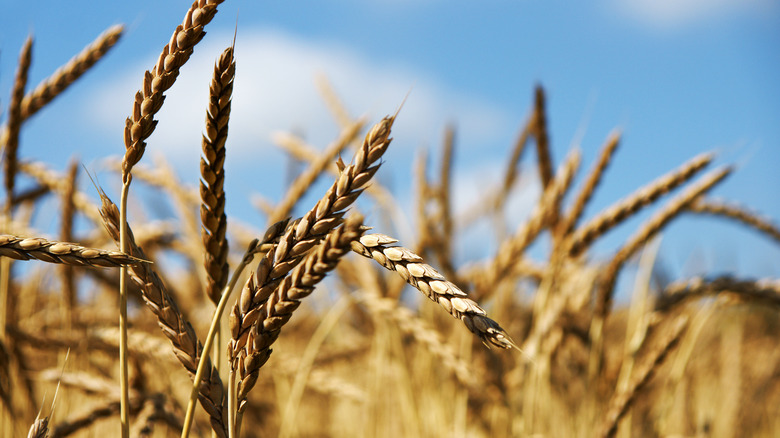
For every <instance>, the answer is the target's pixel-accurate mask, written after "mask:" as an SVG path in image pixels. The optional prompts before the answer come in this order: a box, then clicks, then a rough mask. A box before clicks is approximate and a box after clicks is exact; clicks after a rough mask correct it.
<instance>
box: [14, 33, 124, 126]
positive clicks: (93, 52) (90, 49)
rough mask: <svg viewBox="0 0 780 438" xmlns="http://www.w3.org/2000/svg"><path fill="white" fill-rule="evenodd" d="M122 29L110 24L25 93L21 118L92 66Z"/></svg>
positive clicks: (114, 41) (49, 99) (116, 38)
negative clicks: (52, 72)
mask: <svg viewBox="0 0 780 438" xmlns="http://www.w3.org/2000/svg"><path fill="white" fill-rule="evenodd" d="M123 31H124V27H123V26H122V25H116V26H111V27H110V28H108V29H107V30H106V31H105V32H103V33H102V34H100V36H98V37H97V39H95V41H93V42H92V43H90V44H89V45H88V46H87V47H85V48H84V49H83V50H82V51H81V53H79V54H78V55H76V56H74V57H73V58H71V59H70V61H68V63H67V64H65V65H63V66H62V67H60V68H58V69H57V71H55V72H54V74H52V75H51V76H49V77H48V78H46V79H44V80H43V81H42V82H41V83H40V84H38V85H37V86H36V87H35V89H33V90H32V91H31V92H29V93H27V95H26V96H24V100H22V118H23V119H27V118H29V117H30V116H32V115H33V114H35V113H36V112H38V110H40V109H41V108H43V107H44V106H45V105H46V104H47V103H49V102H51V101H52V99H54V98H55V97H57V96H58V95H59V94H60V93H62V92H63V91H65V89H66V88H68V87H69V86H70V85H71V84H72V83H73V82H75V81H76V79H78V78H79V77H80V76H81V75H83V74H84V73H86V72H87V70H89V69H90V68H92V66H93V65H95V63H97V62H98V61H99V60H100V59H101V58H102V57H103V55H105V54H106V53H107V52H108V51H109V50H110V49H111V48H112V47H113V46H114V44H116V42H117V41H119V37H121V36H122V32H123Z"/></svg>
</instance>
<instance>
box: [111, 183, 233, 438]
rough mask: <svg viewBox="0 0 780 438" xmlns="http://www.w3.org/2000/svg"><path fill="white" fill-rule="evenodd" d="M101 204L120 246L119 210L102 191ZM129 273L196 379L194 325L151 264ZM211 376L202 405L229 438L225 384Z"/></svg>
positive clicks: (136, 251) (137, 252)
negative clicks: (225, 405) (187, 318)
mask: <svg viewBox="0 0 780 438" xmlns="http://www.w3.org/2000/svg"><path fill="white" fill-rule="evenodd" d="M99 194H100V199H101V202H102V205H101V208H100V214H101V216H102V217H103V221H104V225H105V227H106V230H107V231H108V234H109V235H110V236H111V238H112V239H114V241H115V242H117V244H118V243H119V228H120V215H119V209H118V208H117V206H116V205H115V204H114V203H113V202H111V200H110V199H108V197H107V196H106V194H105V193H104V192H103V191H99ZM127 230H128V236H127V239H128V248H129V252H130V253H131V254H133V255H134V256H135V257H138V258H141V259H144V258H145V254H144V252H143V250H142V249H141V248H139V247H138V246H137V245H136V243H135V239H134V237H133V234H132V230H130V227H129V226H128V227H127ZM142 265H144V266H141V265H137V266H135V267H132V268H131V269H130V272H129V273H130V278H131V279H132V280H133V282H134V283H136V284H137V285H138V286H139V287H140V289H141V293H142V297H143V299H144V303H145V304H146V306H147V307H148V308H149V310H151V311H152V313H154V315H155V316H156V317H157V323H158V324H159V325H160V328H161V329H162V331H163V334H165V336H166V337H168V339H169V340H170V341H171V344H173V352H174V354H175V355H176V358H177V359H179V362H180V363H181V364H182V365H183V366H184V368H185V369H186V370H187V372H188V373H189V374H190V378H193V376H194V375H195V372H196V369H197V366H198V361H199V360H200V357H201V355H202V354H203V345H202V344H201V343H200V341H199V340H198V336H197V335H196V334H195V330H194V329H193V328H192V325H191V324H190V323H189V322H188V321H187V320H186V319H185V318H184V316H183V315H182V313H181V311H180V310H179V307H178V305H177V304H176V301H175V300H174V299H173V296H171V295H170V294H169V293H168V289H167V288H166V287H165V284H164V283H163V282H162V279H160V277H159V276H158V275H157V273H156V272H155V271H154V270H153V269H152V266H151V264H149V263H143V264H142ZM206 360H207V361H209V365H208V368H207V369H208V372H207V373H206V374H205V375H204V377H203V379H202V382H203V383H202V385H200V388H199V390H200V394H199V397H198V399H199V401H200V403H201V405H202V406H203V408H204V409H205V410H206V412H207V413H208V415H209V417H210V420H211V427H212V429H214V431H216V433H217V435H218V436H220V437H226V436H227V427H226V422H225V420H226V415H225V409H224V398H225V397H224V391H223V386H222V380H221V379H220V378H219V372H218V371H217V369H216V368H215V367H214V366H213V365H211V364H210V359H209V358H208V357H206Z"/></svg>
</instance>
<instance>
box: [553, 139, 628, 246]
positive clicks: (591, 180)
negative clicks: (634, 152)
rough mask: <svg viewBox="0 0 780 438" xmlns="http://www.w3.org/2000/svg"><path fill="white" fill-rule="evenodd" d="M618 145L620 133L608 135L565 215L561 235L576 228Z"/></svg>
mask: <svg viewBox="0 0 780 438" xmlns="http://www.w3.org/2000/svg"><path fill="white" fill-rule="evenodd" d="M619 143H620V132H613V133H612V134H610V135H609V138H607V143H606V144H605V145H604V147H602V148H601V152H600V153H599V157H598V160H596V164H595V165H594V166H593V169H591V171H590V173H588V178H587V179H586V180H585V183H584V184H583V185H582V188H581V189H580V191H579V193H577V198H576V199H575V200H574V205H572V207H571V209H570V210H569V213H568V214H567V215H566V220H565V221H564V222H563V224H562V227H563V230H562V234H563V235H568V234H569V233H571V231H572V230H573V229H574V227H575V226H577V222H579V220H580V217H581V216H582V212H583V211H584V210H585V206H586V205H588V201H590V198H591V197H592V196H593V193H594V192H595V191H596V187H598V185H599V182H601V176H602V175H603V174H604V170H605V169H606V168H607V166H609V162H610V161H611V160H612V155H613V154H614V153H615V149H617V147H618V144H619Z"/></svg>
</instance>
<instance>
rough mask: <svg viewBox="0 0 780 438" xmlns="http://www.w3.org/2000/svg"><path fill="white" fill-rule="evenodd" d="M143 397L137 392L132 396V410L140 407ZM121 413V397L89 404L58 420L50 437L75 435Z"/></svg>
mask: <svg viewBox="0 0 780 438" xmlns="http://www.w3.org/2000/svg"><path fill="white" fill-rule="evenodd" d="M142 403H143V399H142V398H141V397H140V396H138V395H137V394H136V395H135V396H134V397H131V398H130V410H131V411H133V412H135V411H137V410H138V409H140V407H141V404H142ZM118 413H119V399H116V398H114V399H107V400H101V401H99V402H96V403H94V404H93V405H91V406H87V407H86V408H85V409H84V410H83V411H81V412H78V413H76V414H73V415H71V416H70V417H68V418H66V419H64V420H61V421H57V424H56V426H54V427H53V428H52V430H51V435H49V436H50V438H61V437H66V436H70V435H73V434H74V433H76V432H78V431H79V430H82V429H85V428H87V427H89V426H91V425H93V424H94V423H96V422H97V421H99V420H101V419H103V418H109V417H112V416H114V415H116V414H118Z"/></svg>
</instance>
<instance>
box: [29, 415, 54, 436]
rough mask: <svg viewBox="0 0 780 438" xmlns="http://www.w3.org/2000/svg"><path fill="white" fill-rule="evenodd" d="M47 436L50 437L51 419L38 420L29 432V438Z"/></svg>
mask: <svg viewBox="0 0 780 438" xmlns="http://www.w3.org/2000/svg"><path fill="white" fill-rule="evenodd" d="M47 436H49V417H43V418H36V419H35V421H34V422H33V424H32V426H30V430H29V431H28V432H27V438H46V437H47Z"/></svg>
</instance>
